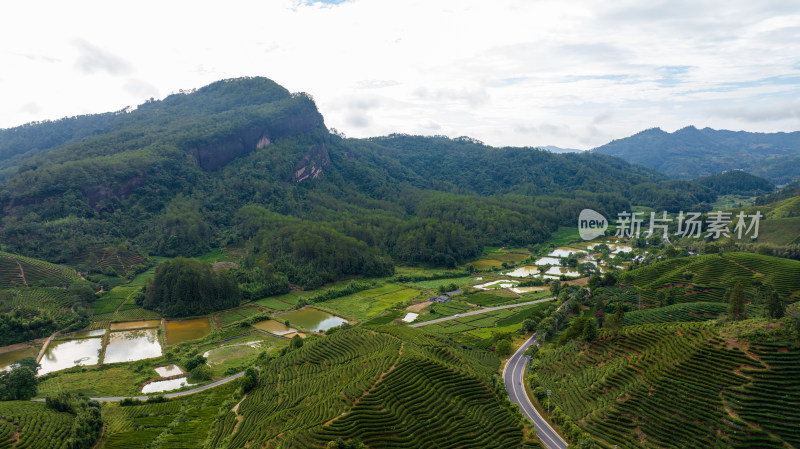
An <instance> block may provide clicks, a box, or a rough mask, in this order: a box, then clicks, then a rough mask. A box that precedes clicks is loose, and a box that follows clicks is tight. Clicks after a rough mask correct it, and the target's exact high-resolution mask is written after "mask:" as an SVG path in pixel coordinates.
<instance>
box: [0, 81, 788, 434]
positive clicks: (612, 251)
mask: <svg viewBox="0 0 800 449" xmlns="http://www.w3.org/2000/svg"><path fill="white" fill-rule="evenodd" d="M31 126H32V127H33V128H35V131H36V132H33V130H30V129H27V128H26V129H25V130H24V131H25V132H24V133H23V132H22V131H23V130H17V131H18V132H20V133H21V134H24V135H32V134H37V133H39V134H41V136H42V137H41V138H42V139H44V137H48V136H49V137H48V138H47V139H46V142H48V145H47V146H44V144H41V145H40V147H38V148H37V149H36V151H32V150H31V151H30V152H22V153H20V151H19V150H20V147H19V145H21V144H20V140H18V139H17V138H16V137H14V138H13V139H12V138H11V137H9V136H16V135H17V134H14V133H11V132H10V131H9V130H1V131H0V205H1V206H2V207H3V211H4V215H3V218H2V221H1V222H0V242H1V243H2V247H0V250H2V251H0V315H1V316H2V319H1V320H0V379H1V380H2V383H1V384H0V385H1V387H0V399H2V401H0V447H8V448H14V449H18V448H19V449H21V448H40V447H41V448H61V447H69V448H73V447H75V448H77V447H85V448H90V447H91V448H94V447H97V448H117V447H119V448H155V447H158V448H183V447H198V448H244V447H264V448H289V447H291V448H304V447H308V448H320V447H327V448H351V447H352V448H364V447H367V448H394V447H443V448H445V447H446V448H472V447H474V448H520V447H523V448H530V449H534V448H549V449H554V448H558V449H563V448H564V447H567V446H569V447H579V448H583V449H586V448H607V449H611V448H614V447H618V448H654V449H661V448H666V447H681V448H682V447H719V448H744V447H769V448H773V447H774V448H791V447H798V446H800V441H798V440H797V435H796V432H794V430H793V429H795V428H796V427H797V426H798V425H800V421H799V420H798V415H797V413H796V412H795V410H797V409H798V408H800V397H798V391H800V390H799V389H798V380H797V379H798V377H797V376H798V372H797V366H800V365H798V364H797V362H798V357H800V245H799V243H800V242H798V240H797V239H798V238H800V237H799V236H800V227H798V226H797V222H796V219H797V217H800V201H798V197H799V196H798V195H800V191H798V188H797V185H796V184H792V183H791V180H790V179H788V178H787V179H784V177H785V176H788V175H786V172H785V171H779V172H776V171H774V170H772V168H770V170H768V172H769V173H771V174H774V173H778V174H774V176H776V177H780V181H781V182H786V183H787V184H788V185H786V186H781V187H780V188H779V187H776V185H775V184H774V183H773V181H772V180H775V179H778V178H774V177H770V178H768V179H765V178H760V177H758V176H755V175H752V174H747V173H744V172H741V173H739V172H727V173H711V174H709V173H702V174H703V175H707V176H694V174H693V173H692V176H688V175H687V176H684V178H685V179H674V178H670V177H668V176H667V175H665V174H664V173H660V172H657V171H655V170H653V169H652V168H647V167H645V166H643V165H637V164H635V163H631V162H626V161H625V160H623V159H620V158H617V157H614V156H609V155H604V154H599V153H600V152H596V151H593V152H583V153H564V154H554V153H551V152H548V151H545V150H541V149H535V148H527V147H525V148H516V147H503V148H495V147H491V146H488V145H485V144H483V143H482V142H480V141H477V140H475V139H471V138H466V137H461V138H455V139H451V138H447V137H443V136H428V137H425V136H414V135H406V134H392V135H389V136H383V137H374V138H366V139H357V138H347V137H345V136H343V135H340V134H339V133H336V132H332V131H331V130H329V129H328V128H327V127H326V125H325V122H324V119H323V117H322V115H321V114H320V113H319V112H318V111H317V109H316V105H315V102H314V100H313V98H312V97H311V96H310V95H308V94H303V93H291V92H289V91H288V90H286V89H285V88H283V87H282V86H279V85H278V84H277V83H274V82H273V81H271V80H269V79H266V78H241V79H232V80H223V81H219V82H216V83H213V84H211V85H208V86H206V87H204V88H201V89H198V90H196V91H191V92H181V93H178V94H174V95H171V96H169V97H167V98H165V99H163V100H154V101H152V102H148V103H146V104H143V105H141V106H140V107H139V108H137V109H136V110H132V111H129V112H126V113H124V114H117V115H113V116H109V115H97V116H85V117H82V118H80V119H74V120H73V119H70V120H67V119H65V120H64V121H61V122H55V123H49V122H43V123H41V124H36V125H31ZM65 129H67V130H70V132H68V133H65V132H64V130H65ZM87 129H93V130H94V131H93V132H87ZM17 131H15V132H17ZM689 131H691V130H688V131H686V132H685V133H679V134H680V135H683V134H689ZM695 131H697V130H695ZM692 132H694V131H692ZM697 132H700V131H697ZM702 132H703V133H710V131H706V130H703V131H702ZM640 137H641V136H640ZM789 137H792V136H788V137H787V139H788V138H789ZM31 139H33V138H31ZM30 142H45V140H36V139H33V140H30ZM623 143H624V142H622V143H620V142H617V143H616V144H615V146H616V147H621V146H622V145H623ZM776 145H777V144H776ZM20 154H24V157H23V156H20ZM787 154H788V153H787ZM786 157H787V158H791V157H793V156H791V155H788V156H786ZM643 163H644V162H643ZM708 167H711V166H710V165H709V166H708ZM771 167H772V166H771ZM703 170H711V168H704V169H703ZM711 171H713V170H711ZM698 175H699V174H698ZM770 176H773V175H770ZM584 209H592V210H594V211H596V212H597V213H598V214H601V215H603V216H604V217H608V218H609V219H608V222H609V223H608V224H609V227H608V229H607V230H606V231H605V233H604V234H602V235H600V236H599V237H596V238H594V239H593V240H584V239H583V238H581V233H580V230H579V228H578V227H576V225H579V222H578V216H579V214H580V212H581V211H582V210H584ZM692 210H696V211H697V212H698V216H700V217H701V220H703V221H704V222H705V223H706V224H708V223H709V222H711V221H712V218H711V217H712V214H711V213H710V212H711V211H712V210H713V211H718V212H719V213H721V214H729V215H730V216H732V217H735V216H736V214H737V213H739V212H743V213H745V214H755V213H759V214H761V215H760V216H762V217H763V219H762V221H761V222H760V226H761V227H760V233H759V234H758V236H757V237H755V236H754V237H752V238H751V237H750V236H749V235H746V236H745V237H744V238H742V237H737V235H736V232H735V231H734V226H735V223H734V222H733V221H731V222H729V223H727V224H724V225H723V227H722V228H721V229H720V232H719V234H720V236H719V237H720V238H715V237H712V236H711V235H710V234H709V235H702V236H700V237H697V238H695V237H693V236H691V235H679V234H680V233H679V228H678V223H677V217H679V214H681V216H682V214H683V213H684V212H686V211H692ZM626 211H627V212H630V211H634V212H639V213H641V214H643V215H642V216H644V217H645V222H643V225H642V228H643V230H644V229H646V225H647V224H648V223H647V221H649V217H650V216H651V215H650V214H651V213H653V215H652V216H653V217H657V216H662V215H661V214H662V211H663V213H664V214H666V215H663V217H668V218H664V219H665V220H668V221H669V225H665V228H664V230H665V232H666V231H668V232H667V234H669V236H668V237H666V238H665V237H664V236H662V235H661V234H659V233H655V235H652V236H649V235H646V234H644V233H642V234H637V235H628V236H626V235H625V234H624V232H623V231H624V223H621V222H620V220H619V219H617V220H614V218H615V217H619V216H622V214H623V213H626ZM722 231H724V232H722Z"/></svg>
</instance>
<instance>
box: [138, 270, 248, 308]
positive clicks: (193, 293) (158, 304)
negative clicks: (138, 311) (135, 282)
mask: <svg viewBox="0 0 800 449" xmlns="http://www.w3.org/2000/svg"><path fill="white" fill-rule="evenodd" d="M239 298H240V293H239V287H238V285H237V283H236V279H235V278H234V276H233V275H232V274H231V273H229V272H227V271H221V272H215V271H214V270H213V269H212V267H211V264H208V263H205V262H200V261H197V260H194V259H184V258H182V257H178V258H175V259H172V260H169V261H166V262H163V263H161V264H160V265H159V266H158V268H157V269H156V272H155V276H154V277H153V279H152V281H151V282H150V283H149V284H148V285H147V289H146V291H145V294H144V297H143V298H141V300H140V301H139V302H141V305H142V306H143V307H145V308H147V309H151V310H156V311H158V312H161V313H162V314H163V315H164V316H167V317H183V316H193V315H205V314H207V313H210V312H214V311H217V310H222V309H229V308H231V307H235V306H237V305H238V304H239Z"/></svg>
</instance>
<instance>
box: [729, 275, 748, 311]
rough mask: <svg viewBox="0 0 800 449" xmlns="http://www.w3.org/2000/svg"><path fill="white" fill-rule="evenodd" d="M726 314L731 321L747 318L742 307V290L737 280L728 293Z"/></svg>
mask: <svg viewBox="0 0 800 449" xmlns="http://www.w3.org/2000/svg"><path fill="white" fill-rule="evenodd" d="M728 315H729V316H730V318H731V319H732V320H733V321H741V320H743V319H745V318H747V311H746V310H745V308H744V290H743V289H742V284H740V283H739V282H737V283H736V284H734V285H733V289H732V290H731V291H730V292H729V293H728Z"/></svg>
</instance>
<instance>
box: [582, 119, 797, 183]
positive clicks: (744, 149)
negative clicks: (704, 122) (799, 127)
mask: <svg viewBox="0 0 800 449" xmlns="http://www.w3.org/2000/svg"><path fill="white" fill-rule="evenodd" d="M592 151H593V152H596V153H602V154H608V155H611V156H617V157H621V158H623V159H625V160H626V161H629V162H633V163H636V164H641V165H644V166H646V167H650V168H653V169H656V170H658V171H660V172H662V173H664V174H666V175H668V176H670V177H673V178H681V179H693V178H697V177H700V176H707V175H714V174H719V173H722V172H724V171H729V170H744V171H746V172H748V173H752V174H754V175H757V176H761V177H763V178H766V179H769V180H770V181H772V182H774V183H776V184H779V185H780V184H786V183H788V182H790V181H792V180H793V179H796V178H797V177H798V176H800V173H798V170H797V167H800V132H792V133H751V132H745V131H738V132H735V131H726V130H714V129H711V128H703V129H697V128H695V127H694V126H688V127H686V128H683V129H679V130H677V131H675V132H673V133H668V132H665V131H662V130H661V129H660V128H653V129H648V130H645V131H642V132H640V133H637V134H634V135H633V136H630V137H626V138H624V139H618V140H614V141H612V142H610V143H607V144H605V145H603V146H600V147H597V148H595V149H593V150H592Z"/></svg>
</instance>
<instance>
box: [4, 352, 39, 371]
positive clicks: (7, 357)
mask: <svg viewBox="0 0 800 449" xmlns="http://www.w3.org/2000/svg"><path fill="white" fill-rule="evenodd" d="M37 355H39V349H37V348H35V347H31V348H23V349H18V350H16V351H10V352H4V353H2V354H0V371H6V370H7V369H9V368H11V365H13V364H14V363H16V362H17V360H19V359H24V358H25V357H36V356H37Z"/></svg>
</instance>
